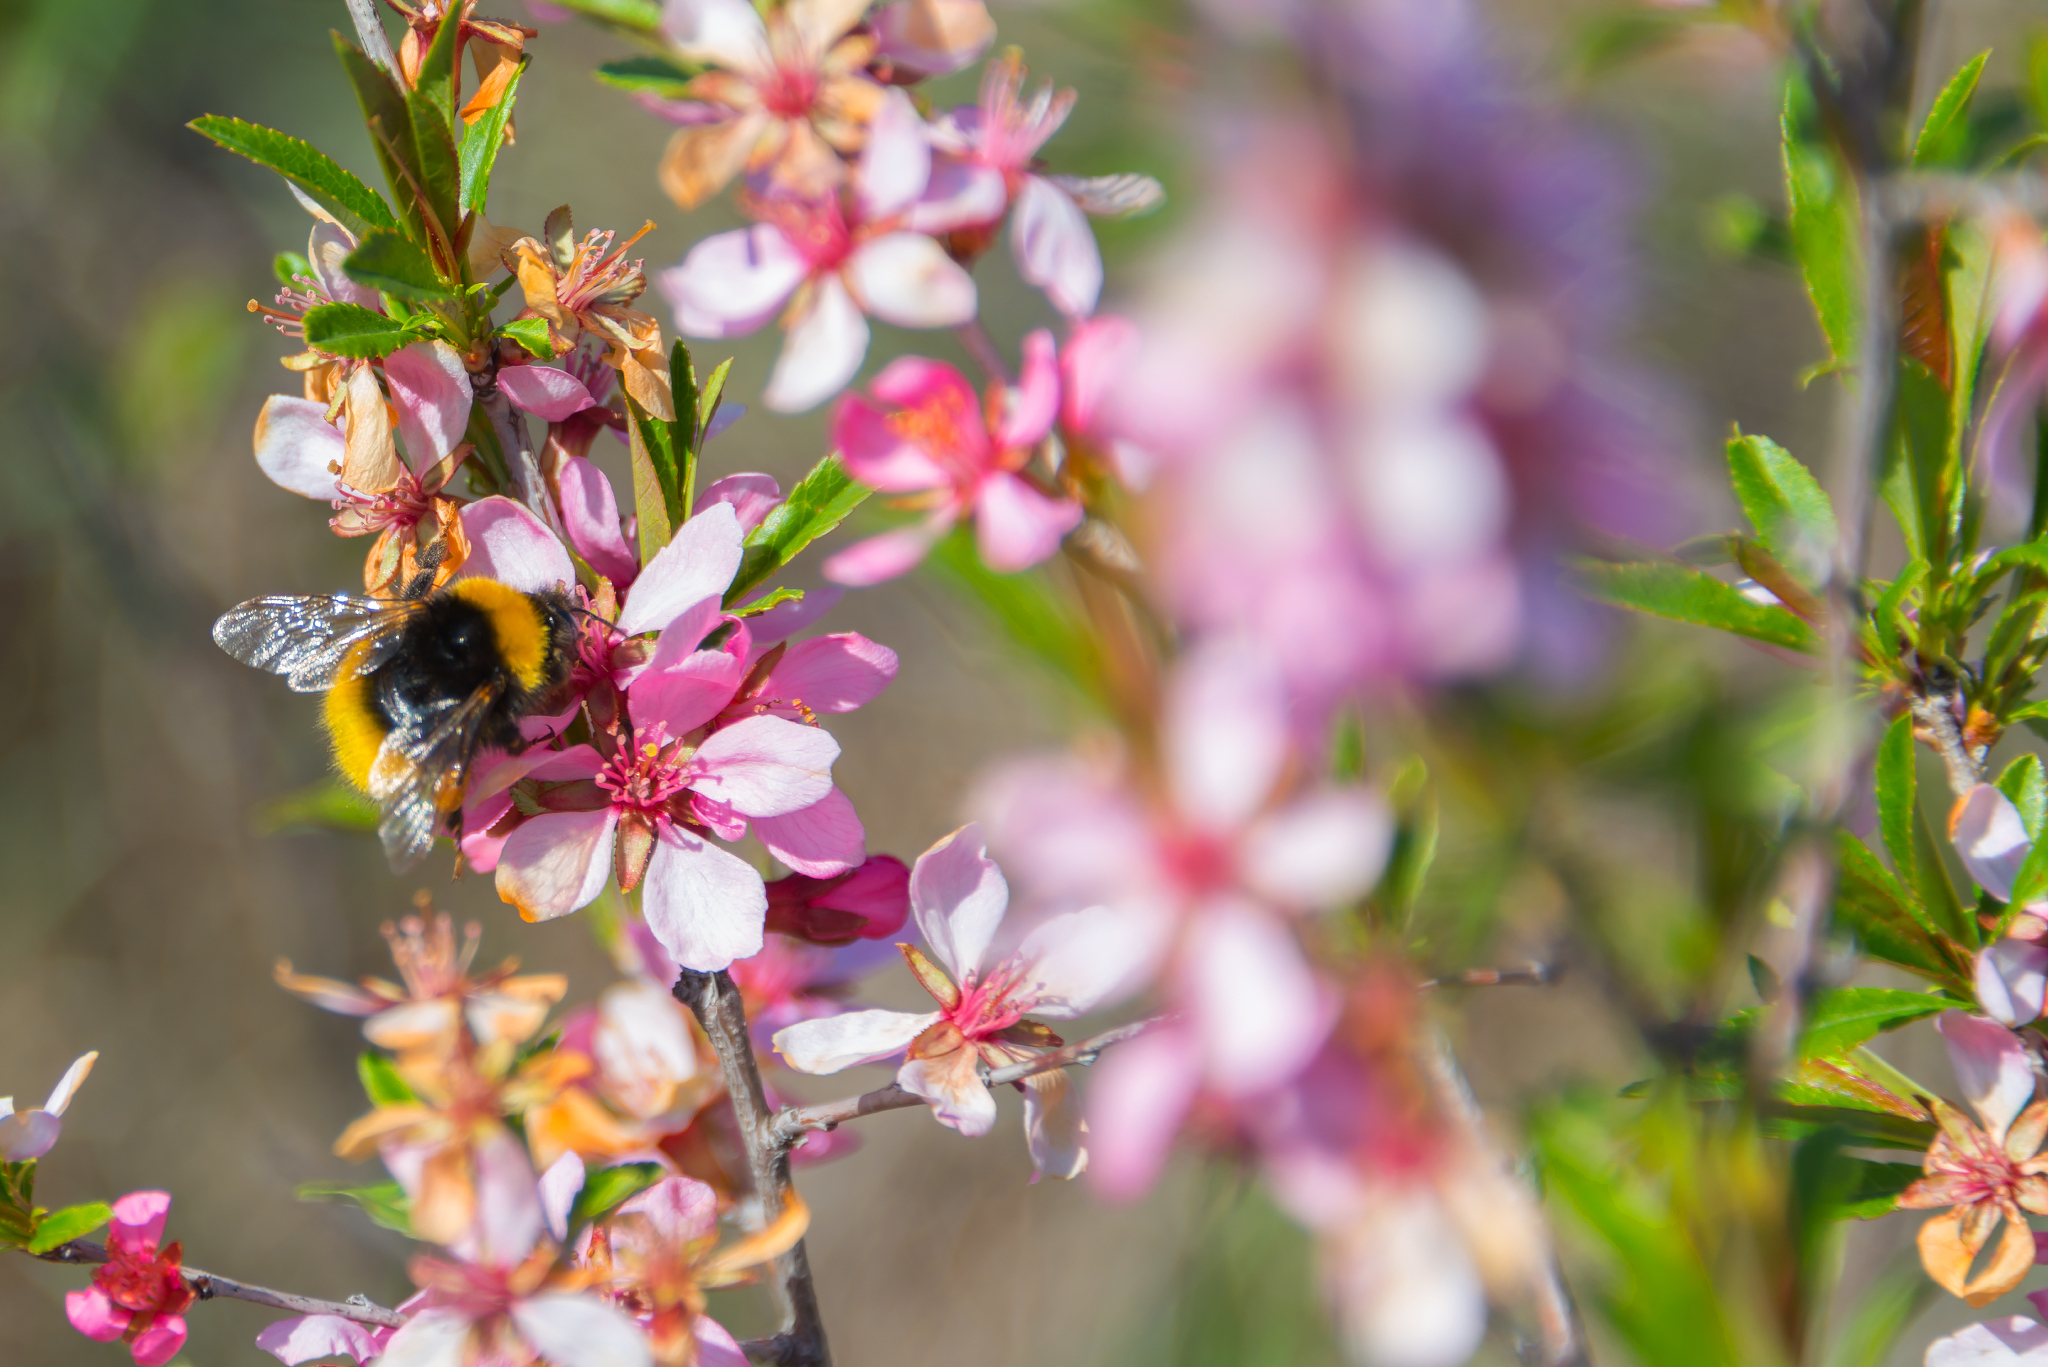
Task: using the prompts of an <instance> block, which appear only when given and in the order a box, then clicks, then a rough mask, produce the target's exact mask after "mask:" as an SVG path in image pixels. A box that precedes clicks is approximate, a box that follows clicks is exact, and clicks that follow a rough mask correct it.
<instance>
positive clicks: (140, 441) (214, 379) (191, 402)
mask: <svg viewBox="0 0 2048 1367" xmlns="http://www.w3.org/2000/svg"><path fill="white" fill-rule="evenodd" d="M232 298H233V296H232V295H229V294H228V292H227V291H226V290H225V289H222V288H221V287H220V282H218V281H216V280H212V279H209V278H206V277H204V276H190V275H184V274H182V273H180V274H179V275H177V276H175V277H173V278H170V279H166V280H164V281H162V282H161V283H160V284H158V285H157V286H156V287H155V288H154V289H152V290H150V291H149V292H148V293H147V294H146V295H145V296H144V297H143V298H142V299H141V300H140V301H138V306H137V308H136V310H135V313H134V314H133V316H132V317H131V319H130V321H129V324H128V327H127V328H126V330H125V331H124V333H123V335H122V337H121V346H120V351H119V353H118V361H117V364H116V365H115V366H114V367H113V368H112V371H111V374H110V376H109V380H110V383H111V384H112V386H113V399H114V404H115V410H116V416H117V417H118V418H119V420H120V431H121V435H122V437H123V438H124V446H123V450H122V456H123V459H124V461H125V462H126V463H127V464H128V465H129V466H130V468H131V469H134V470H144V469H147V468H149V463H150V462H168V461H170V460H171V459H173V458H175V457H176V456H177V455H179V454H182V453H185V452H186V451H187V450H188V449H189V447H188V446H187V444H186V443H187V442H192V443H198V444H200V445H201V448H202V449H207V448H211V447H212V445H213V443H212V442H211V440H210V438H211V436H212V433H213V431H214V429H215V424H216V423H217V422H218V420H219V419H220V417H221V415H222V412H223V409H224V407H225V405H226V404H227V403H228V401H229V400H230V398H231V397H232V395H233V392H234V387H235V385H236V384H237V383H238V382H239V381H240V380H241V378H242V377H243V375H244V374H245V371H244V369H243V365H242V358H243V356H244V355H245V354H246V352H247V349H248V345H249V335H248V334H249V315H248V314H246V313H244V312H243V311H242V310H241V309H239V308H236V307H235V306H234V305H233V303H232V302H231V300H232ZM167 435H168V436H169V437H170V439H169V440H167V439H166V438H167ZM178 437H183V438H185V441H179V440H178V439H177V438H178ZM195 454H196V453H195Z"/></svg>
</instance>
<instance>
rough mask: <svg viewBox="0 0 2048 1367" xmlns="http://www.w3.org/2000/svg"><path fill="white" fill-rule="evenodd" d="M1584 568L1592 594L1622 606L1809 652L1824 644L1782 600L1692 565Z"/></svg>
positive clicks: (1584, 564) (1586, 564)
mask: <svg viewBox="0 0 2048 1367" xmlns="http://www.w3.org/2000/svg"><path fill="white" fill-rule="evenodd" d="M1579 569H1580V577H1581V579H1582V581H1583V582H1584V584H1585V587H1586V591H1587V593H1589V594H1590V595H1591V596H1593V597H1594V598H1597V599H1599V600H1600V601H1602V602H1605V603H1612V604H1614V605H1615V606H1617V607H1624V608H1634V609H1636V610H1637V611H1638V612H1647V613H1651V614H1653V615H1655V616H1658V617H1669V618H1671V619H1673V620H1674V621H1679V622H1690V623H1692V624H1693V625H1695V626H1703V627H1714V628H1716V629H1718V630H1721V631H1730V632H1734V633H1735V634H1736V635H1738V636H1747V637H1749V638H1750V639H1751V640H1755V641H1763V642H1765V643H1767V644H1769V645H1774V646H1783V647H1785V648H1786V649H1788V650H1799V651H1804V652H1806V653H1807V654H1814V653H1817V652H1818V651H1819V649H1820V640H1819V638H1818V637H1816V636H1815V635H1814V633H1813V628H1812V627H1809V626H1808V625H1807V624H1806V623H1804V622H1802V621H1800V620H1799V619H1798V618H1797V617H1795V616H1793V615H1792V613H1791V612H1790V611H1789V610H1788V609H1786V608H1785V607H1783V606H1782V605H1780V604H1777V603H1754V602H1751V601H1750V600H1749V599H1747V598H1745V597H1743V596H1742V594H1741V593H1740V592H1739V591H1738V590H1736V589H1735V587H1734V586H1733V585H1730V584H1725V583H1723V582H1722V581H1720V580H1719V579H1716V578H1714V577H1713V576H1712V575H1708V574H1702V573H1701V572H1700V571H1698V570H1696V569H1693V568H1691V567H1690V566H1687V565H1676V564H1635V565H1617V564H1609V563H1605V562H1598V561H1582V562H1580V567H1579Z"/></svg>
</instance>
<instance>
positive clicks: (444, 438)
mask: <svg viewBox="0 0 2048 1367" xmlns="http://www.w3.org/2000/svg"><path fill="white" fill-rule="evenodd" d="M384 381H385V383H386V384H388V385H390V386H391V404H392V406H393V407H394V408H396V409H397V410H398V435H399V436H400V437H401V438H403V439H404V441H405V454H406V456H407V458H408V459H410V460H411V461H412V468H413V469H414V470H415V471H423V470H425V469H426V468H427V467H428V466H430V465H432V464H433V463H434V462H435V461H437V460H439V459H441V457H443V456H445V455H447V454H448V453H449V452H450V451H453V450H454V449H455V448H456V447H457V446H458V445H459V444H461V441H462V434H463V433H464V432H465V431H467V430H468V428H469V407H470V404H471V403H473V402H474V401H475V399H476V389H475V387H474V386H472V385H471V384H470V382H469V370H468V368H467V367H466V366H464V365H463V364H462V353H461V352H459V351H457V350H456V349H455V348H454V347H452V346H450V345H448V343H446V342H443V341H440V340H438V339H437V340H435V341H431V342H414V343H413V344H412V345H411V346H409V347H405V348H402V349H401V350H399V351H395V352H393V353H392V354H391V355H389V356H386V357H385V358H384Z"/></svg>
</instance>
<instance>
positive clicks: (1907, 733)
mask: <svg viewBox="0 0 2048 1367" xmlns="http://www.w3.org/2000/svg"><path fill="white" fill-rule="evenodd" d="M1918 758H1919V756H1918V754H1917V753H1916V751H1915V749H1914V741H1913V719H1912V718H1911V717H1909V716H1901V717H1899V718H1898V719H1897V720H1895V721H1894V722H1892V724H1891V725H1890V726H1889V727H1887V728H1886V729H1885V733H1884V739H1883V740H1882V741H1880V742H1879V743H1878V747H1877V822H1878V826H1879V828H1880V829H1881V830H1882V832H1883V835H1884V848H1885V852H1886V853H1887V854H1889V855H1891V857H1892V868H1893V869H1895V870H1897V872H1898V877H1899V881H1900V882H1901V883H1903V884H1905V885H1906V886H1907V887H1912V886H1913V885H1914V884H1915V883H1917V882H1918V881H1919V878H1920V870H1919V867H1918V865H1917V864H1916V862H1915V860H1914V857H1913V823H1914V822H1915V821H1917V820H1919V815H1918V813H1919V810H1920V796H1919V792H1920V789H1919V778H1918V776H1917V775H1916V773H1915V772H1914V765H1915V764H1916V763H1917V761H1918Z"/></svg>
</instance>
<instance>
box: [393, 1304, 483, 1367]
mask: <svg viewBox="0 0 2048 1367" xmlns="http://www.w3.org/2000/svg"><path fill="white" fill-rule="evenodd" d="M469 1333H470V1321H469V1317H468V1316H467V1315H464V1314H463V1313H461V1312H460V1311H458V1310H439V1309H435V1310H422V1311H420V1312H419V1313H418V1314H416V1315H414V1316H413V1317H412V1318H411V1319H409V1320H407V1321H406V1322H405V1323H404V1324H403V1325H402V1326H400V1327H399V1330H398V1332H397V1333H395V1334H393V1335H392V1336H391V1341H390V1342H389V1343H387V1344H385V1345H384V1356H382V1357H380V1358H378V1359H377V1367H463V1364H464V1359H465V1358H466V1357H467V1356H468V1353H467V1349H468V1347H469Z"/></svg>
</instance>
